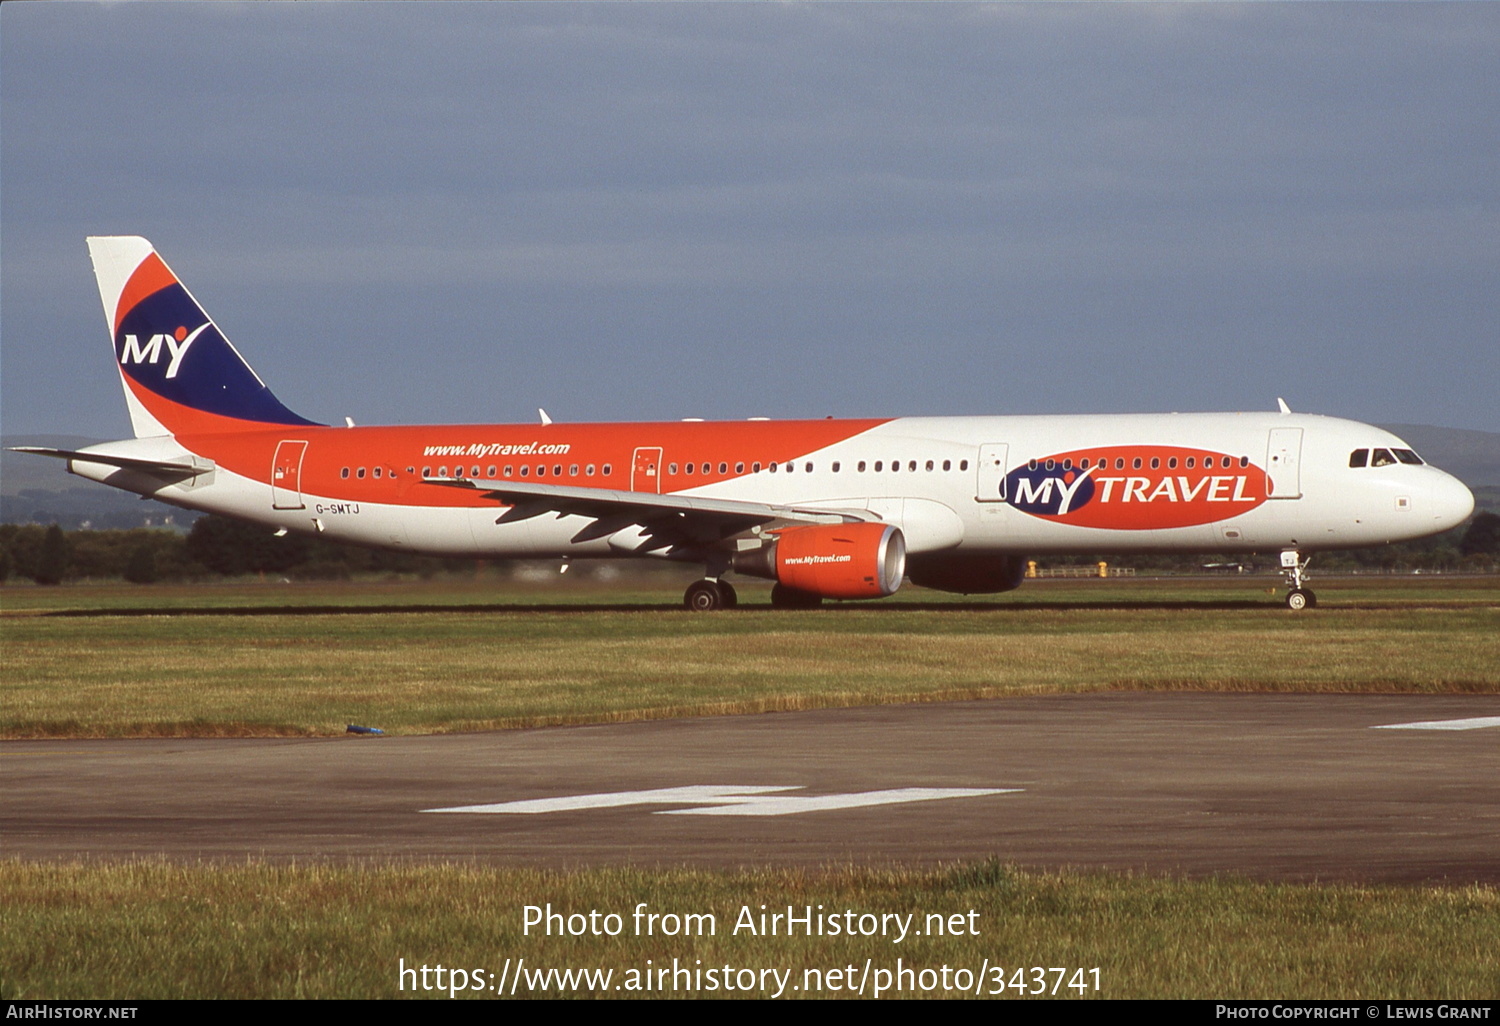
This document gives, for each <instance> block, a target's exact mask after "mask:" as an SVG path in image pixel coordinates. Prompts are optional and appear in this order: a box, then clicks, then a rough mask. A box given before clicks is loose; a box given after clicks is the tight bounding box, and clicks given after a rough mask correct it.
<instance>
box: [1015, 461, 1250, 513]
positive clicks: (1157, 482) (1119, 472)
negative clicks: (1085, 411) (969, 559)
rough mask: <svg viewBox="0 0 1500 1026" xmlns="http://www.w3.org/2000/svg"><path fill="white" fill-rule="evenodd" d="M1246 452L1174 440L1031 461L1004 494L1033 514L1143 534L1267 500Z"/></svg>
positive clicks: (1238, 509)
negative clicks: (1177, 443) (1186, 444)
mask: <svg viewBox="0 0 1500 1026" xmlns="http://www.w3.org/2000/svg"><path fill="white" fill-rule="evenodd" d="M1268 492H1269V488H1268V487H1267V481H1266V473H1265V471H1264V470H1262V469H1261V468H1260V467H1257V466H1256V465H1255V464H1253V463H1251V462H1250V458H1249V457H1248V456H1243V455H1241V456H1235V455H1230V454H1229V453H1222V452H1214V451H1212V450H1208V449H1190V448H1185V447H1181V446H1173V445H1121V446H1101V447H1099V448H1094V449H1079V450H1076V451H1074V452H1064V453H1058V454H1056V455H1052V456H1044V457H1041V458H1039V459H1034V460H1030V461H1029V462H1027V463H1025V464H1022V465H1021V466H1019V467H1017V468H1016V469H1014V470H1012V471H1011V472H1010V473H1009V474H1007V475H1006V476H1005V499H1006V501H1008V502H1009V503H1010V504H1011V505H1012V506H1014V507H1015V508H1016V509H1018V510H1020V511H1021V512H1023V513H1029V514H1030V515H1032V516H1034V517H1042V518H1043V519H1046V520H1054V521H1057V522H1059V523H1065V524H1076V525H1078V526H1079V527H1103V528H1112V529H1114V530H1123V531H1144V530H1150V529H1154V528H1164V527H1192V526H1194V525H1196V524H1208V523H1213V522H1214V521H1216V520H1226V519H1228V518H1230V517H1234V516H1238V515H1239V514H1241V513H1244V512H1245V511H1246V510H1251V509H1254V508H1255V507H1256V506H1259V505H1260V504H1261V503H1262V502H1265V501H1266V495H1267V494H1268Z"/></svg>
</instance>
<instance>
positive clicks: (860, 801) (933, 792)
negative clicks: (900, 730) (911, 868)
mask: <svg viewBox="0 0 1500 1026" xmlns="http://www.w3.org/2000/svg"><path fill="white" fill-rule="evenodd" d="M1019 790H1020V788H1018V787H1005V788H977V787H898V788H894V789H893V790H889V791H859V792H856V793H854V794H821V795H810V796H806V797H804V796H800V795H779V794H778V795H767V796H764V797H760V796H753V797H749V798H745V799H743V800H741V801H739V802H737V803H735V804H734V805H724V806H720V807H718V808H711V809H669V810H668V811H666V812H659V813H657V815H659V816H790V815H792V814H794V813H798V812H825V811H827V810H830V809H858V808H863V807H864V806H867V805H898V804H901V803H902V802H930V801H936V800H937V799H939V798H978V797H980V796H982V795H987V794H1010V793H1012V792H1014V791H1019Z"/></svg>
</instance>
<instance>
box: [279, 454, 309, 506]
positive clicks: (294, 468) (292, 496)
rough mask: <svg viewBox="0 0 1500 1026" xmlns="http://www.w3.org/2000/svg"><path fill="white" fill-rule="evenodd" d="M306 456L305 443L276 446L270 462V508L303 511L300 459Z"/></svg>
mask: <svg viewBox="0 0 1500 1026" xmlns="http://www.w3.org/2000/svg"><path fill="white" fill-rule="evenodd" d="M305 455H307V443H306V442H290V441H288V442H282V443H281V444H280V445H278V446H276V458H275V459H274V460H273V461H272V462H271V508H272V509H303V508H305V507H304V506H303V504H302V457H303V456H305Z"/></svg>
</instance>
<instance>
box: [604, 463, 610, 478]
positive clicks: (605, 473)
mask: <svg viewBox="0 0 1500 1026" xmlns="http://www.w3.org/2000/svg"><path fill="white" fill-rule="evenodd" d="M609 471H610V466H609V464H608V463H606V464H605V465H604V476H605V477H608V476H609Z"/></svg>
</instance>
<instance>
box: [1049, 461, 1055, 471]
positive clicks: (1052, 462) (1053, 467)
mask: <svg viewBox="0 0 1500 1026" xmlns="http://www.w3.org/2000/svg"><path fill="white" fill-rule="evenodd" d="M1047 469H1048V470H1055V469H1057V461H1056V460H1048V461H1047Z"/></svg>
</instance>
